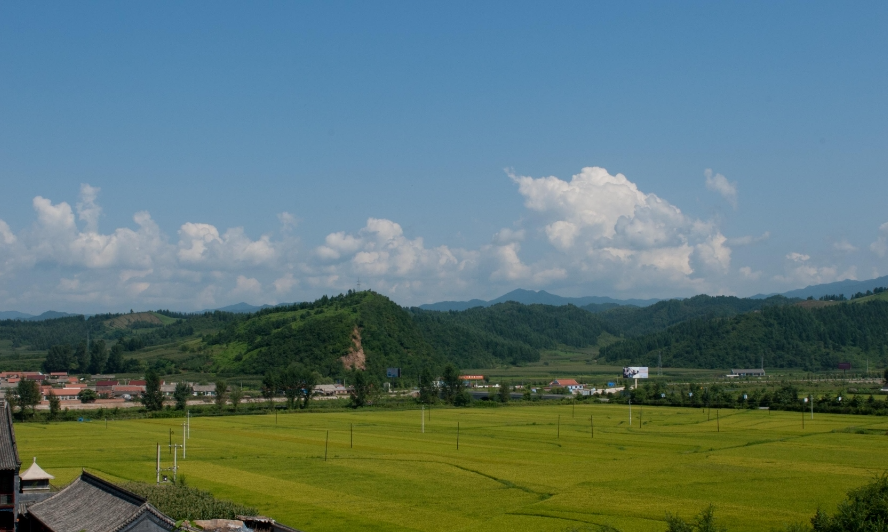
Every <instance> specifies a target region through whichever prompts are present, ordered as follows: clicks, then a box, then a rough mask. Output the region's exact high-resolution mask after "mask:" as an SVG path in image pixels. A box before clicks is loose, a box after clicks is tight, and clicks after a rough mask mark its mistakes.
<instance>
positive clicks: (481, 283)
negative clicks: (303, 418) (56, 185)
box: [0, 167, 888, 311]
mask: <svg viewBox="0 0 888 532" xmlns="http://www.w3.org/2000/svg"><path fill="white" fill-rule="evenodd" d="M706 176H707V181H706V186H707V188H709V189H711V190H715V191H716V192H718V193H719V194H721V195H722V196H724V197H725V199H727V200H728V201H729V202H731V203H732V204H733V205H736V198H737V194H736V184H734V183H731V182H729V181H728V180H727V179H726V178H724V176H721V175H720V174H713V173H712V172H711V171H707V174H706ZM509 177H510V179H511V180H512V181H513V183H514V184H515V186H516V188H517V192H518V194H520V196H521V197H522V198H523V200H524V205H525V207H526V209H527V211H526V213H524V215H523V216H521V218H520V219H519V220H518V221H516V222H514V223H512V224H511V226H510V227H508V228H503V229H501V230H499V231H497V232H496V233H494V234H492V235H490V239H489V243H487V244H485V245H481V246H478V247H476V248H474V249H465V248H459V247H451V246H448V245H432V246H430V245H427V244H426V242H425V240H424V239H423V238H422V237H421V236H416V235H408V234H405V231H404V229H403V228H402V226H401V225H400V224H398V223H397V222H395V221H392V220H389V219H385V218H377V217H372V218H369V219H368V220H367V221H366V223H365V224H364V226H363V227H360V228H354V229H352V230H340V229H341V228H336V229H337V230H335V231H333V232H329V233H326V234H325V235H320V236H319V235H302V236H301V238H300V236H299V235H297V233H299V232H301V231H304V230H303V229H302V227H301V226H300V225H299V224H298V223H297V222H298V219H297V217H296V216H294V215H292V214H290V213H280V214H278V215H277V220H278V222H279V226H278V229H277V230H276V231H272V232H270V233H267V234H262V235H259V236H250V235H248V233H247V231H246V230H245V229H244V228H241V227H232V228H219V227H216V226H214V225H211V224H207V223H202V222H200V221H188V220H181V221H178V223H179V225H178V229H177V230H175V231H172V232H170V233H171V234H167V233H165V232H164V231H162V230H161V228H160V226H159V225H158V224H157V223H156V222H155V221H154V220H153V219H152V217H151V215H150V214H149V213H148V212H147V211H142V212H138V213H136V214H135V215H134V216H133V219H132V220H133V222H132V225H131V226H130V227H120V228H116V229H114V230H112V231H110V232H102V231H101V229H100V226H101V219H102V208H101V206H100V202H99V197H100V190H99V189H98V188H97V187H93V186H90V185H87V184H84V185H82V186H81V188H80V198H79V201H77V202H76V203H75V204H74V207H72V206H71V204H69V203H67V202H64V201H62V202H54V201H53V200H51V199H48V198H44V197H41V196H37V197H35V198H34V200H33V209H34V214H35V219H34V221H33V223H32V224H31V225H30V226H29V227H28V228H26V229H23V230H21V231H19V232H17V233H16V232H14V231H13V230H12V229H11V228H10V226H9V224H7V223H6V222H5V221H3V220H0V310H3V309H9V310H12V309H16V310H24V311H36V310H45V309H47V308H56V309H59V310H78V311H100V310H121V309H129V308H135V307H138V308H148V307H154V308H157V307H170V308H177V309H183V310H189V309H191V310H194V309H201V308H213V307H215V306H222V305H226V304H230V303H234V302H237V301H242V300H244V301H248V302H250V303H253V304H259V303H277V302H282V301H295V300H306V299H313V298H315V297H318V296H319V295H321V294H323V293H337V292H340V291H345V290H347V289H349V288H353V287H355V285H356V284H357V283H358V281H359V280H360V282H361V284H362V286H364V287H369V288H373V289H374V290H377V291H379V292H382V293H385V294H387V295H390V296H391V297H393V298H395V300H396V301H398V302H400V303H402V304H418V303H423V302H428V301H434V300H441V299H457V298H472V297H495V296H497V295H500V294H502V293H504V292H505V291H508V290H511V289H513V288H516V287H522V288H534V289H547V290H553V291H556V292H561V293H565V294H570V293H573V294H576V295H588V294H601V295H612V296H621V295H622V296H624V297H666V296H674V295H691V294H694V293H700V292H707V293H711V294H716V293H731V292H734V291H737V287H738V286H739V287H742V286H747V287H752V286H753V285H752V284H751V283H756V282H758V281H759V279H764V280H767V281H768V282H770V283H772V284H774V283H777V284H778V285H784V284H785V285H798V284H799V283H806V284H811V283H814V282H827V281H832V280H836V279H837V278H841V277H842V276H843V275H844V276H853V275H854V274H855V273H856V270H853V269H849V268H839V267H838V266H834V265H829V264H827V265H816V264H815V262H816V259H812V258H811V256H809V255H808V254H804V253H801V252H796V251H792V252H791V253H789V254H788V255H786V257H785V259H784V271H783V274H781V275H773V274H771V275H764V272H763V271H762V270H761V267H760V266H759V267H758V268H756V269H753V267H752V266H750V265H743V266H742V267H734V266H732V255H733V253H734V248H736V247H738V246H743V249H746V250H748V249H749V248H748V246H752V245H755V244H758V243H760V242H763V241H765V240H767V239H768V238H769V236H770V234H769V233H767V232H766V233H764V234H762V235H761V236H758V237H751V236H741V237H735V238H730V239H729V238H727V237H726V236H725V235H723V234H722V231H721V229H720V227H719V223H718V221H717V220H703V219H699V218H695V217H693V216H690V215H688V214H686V213H684V212H683V211H682V210H681V209H680V208H679V207H677V206H676V205H673V204H672V203H670V202H669V201H667V200H666V199H663V198H661V197H659V196H657V195H656V194H654V193H651V192H646V191H643V190H640V189H639V187H638V186H637V185H636V184H635V183H633V182H632V181H630V180H629V179H628V178H627V177H626V176H624V175H622V174H619V173H615V174H611V173H609V172H608V171H607V170H605V169H604V168H599V167H589V168H583V169H582V171H580V173H578V174H576V175H574V176H572V177H571V178H570V179H569V180H567V179H561V178H558V177H554V176H549V177H531V176H522V175H516V174H514V173H510V174H509ZM302 238H304V239H306V240H308V241H314V242H315V243H314V244H313V245H306V246H303V244H302V243H301V242H302ZM837 249H838V248H837ZM842 249H843V250H845V251H847V252H848V253H852V252H853V251H855V250H856V248H854V249H852V248H851V247H848V246H845V247H843V248H842ZM870 249H871V250H872V251H873V253H875V254H877V255H879V256H884V255H885V254H888V224H885V225H883V226H882V227H881V229H880V233H879V236H878V239H877V240H876V241H875V242H873V243H872V245H871V246H870ZM784 253H785V252H784ZM753 289H754V290H756V291H763V290H758V287H757V286H756V288H753Z"/></svg>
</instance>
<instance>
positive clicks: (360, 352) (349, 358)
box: [339, 325, 367, 370]
mask: <svg viewBox="0 0 888 532" xmlns="http://www.w3.org/2000/svg"><path fill="white" fill-rule="evenodd" d="M351 339H352V344H354V345H353V346H352V347H351V349H349V350H348V354H347V355H345V356H344V357H339V360H341V361H342V365H343V366H345V369H360V370H365V369H367V356H366V355H364V348H363V347H361V331H359V330H358V327H357V325H356V326H355V330H353V331H352V337H351Z"/></svg>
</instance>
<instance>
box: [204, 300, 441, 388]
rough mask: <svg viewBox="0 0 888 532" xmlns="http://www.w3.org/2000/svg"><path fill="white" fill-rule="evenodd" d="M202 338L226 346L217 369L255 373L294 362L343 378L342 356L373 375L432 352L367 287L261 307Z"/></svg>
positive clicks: (413, 365)
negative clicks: (285, 304) (334, 295)
mask: <svg viewBox="0 0 888 532" xmlns="http://www.w3.org/2000/svg"><path fill="white" fill-rule="evenodd" d="M206 342H207V343H208V344H210V345H222V346H224V348H225V349H224V351H223V353H222V354H221V355H220V356H218V357H217V358H216V364H217V367H218V369H219V370H222V371H226V372H243V373H253V374H255V373H265V372H268V371H279V370H281V369H284V368H286V367H288V366H290V365H293V364H295V365H301V366H305V367H309V368H312V369H314V370H316V371H318V372H320V373H321V374H322V375H324V376H327V377H333V378H341V377H343V376H344V375H345V373H346V372H347V369H346V361H351V362H352V363H351V364H350V365H351V366H352V367H354V366H355V364H356V365H357V366H358V367H364V368H366V369H367V370H369V371H371V373H373V374H375V375H384V374H385V373H384V372H385V368H387V367H400V368H403V369H404V370H405V372H408V373H412V372H415V373H416V374H418V373H419V371H420V370H421V368H422V367H423V366H424V365H427V364H430V363H431V362H432V358H433V357H432V348H431V346H430V345H429V344H428V343H427V342H426V341H425V340H424V339H423V337H422V335H421V334H420V333H419V331H418V330H417V328H416V325H415V324H414V323H413V321H412V320H411V318H410V315H409V314H408V313H407V312H406V311H404V309H402V308H401V307H399V306H397V305H396V304H394V303H393V302H392V301H391V300H389V299H388V298H386V297H384V296H381V295H379V294H376V293H374V292H370V291H366V292H349V293H348V294H345V295H339V296H336V297H332V298H329V297H327V296H324V297H323V298H321V299H319V300H317V301H315V302H313V303H299V304H296V305H290V306H286V307H275V308H269V309H265V310H262V311H260V312H258V313H256V314H255V315H253V316H251V317H249V318H246V319H242V320H237V321H235V322H232V323H230V324H229V325H228V326H226V328H225V329H224V330H223V331H221V332H219V333H218V334H216V335H214V336H211V337H209V338H207V340H206Z"/></svg>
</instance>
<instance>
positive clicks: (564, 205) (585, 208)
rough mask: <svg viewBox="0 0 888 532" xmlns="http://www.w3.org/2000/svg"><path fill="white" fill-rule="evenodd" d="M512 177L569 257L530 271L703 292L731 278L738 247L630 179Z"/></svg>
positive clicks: (595, 171)
mask: <svg viewBox="0 0 888 532" xmlns="http://www.w3.org/2000/svg"><path fill="white" fill-rule="evenodd" d="M510 177H511V178H512V180H513V181H514V182H515V183H516V184H517V185H518V191H519V193H520V194H521V195H522V196H523V197H524V199H525V206H526V207H527V208H528V209H530V210H531V211H533V212H534V213H536V214H537V215H538V216H539V217H541V218H542V222H543V231H544V233H545V235H546V238H547V240H548V242H549V243H550V244H551V245H552V246H553V247H554V248H555V249H556V250H557V251H559V252H561V253H562V255H560V256H558V255H556V256H553V257H551V258H550V260H548V261H546V260H543V261H540V263H538V264H537V263H535V264H533V265H531V266H529V267H530V268H531V270H533V271H536V269H547V268H551V267H556V266H557V267H558V268H562V269H565V270H566V271H567V274H566V275H565V277H571V278H577V279H590V280H592V279H598V280H602V279H611V280H613V281H614V282H616V283H617V284H618V285H619V286H621V287H630V286H638V285H639V284H646V283H653V282H657V281H664V280H668V281H670V282H674V281H679V282H683V283H684V285H685V286H695V285H698V284H699V282H698V279H699V278H700V276H701V275H704V274H707V273H709V274H718V275H723V274H725V273H727V272H728V270H729V267H730V263H731V248H730V243H729V242H728V240H727V238H725V236H724V235H722V234H721V232H720V231H719V229H718V227H717V226H716V225H715V224H714V223H712V222H707V221H703V220H699V219H694V218H692V217H689V216H687V215H685V214H684V213H683V212H682V211H681V210H680V209H679V208H678V207H676V206H675V205H672V204H671V203H669V202H668V201H666V200H664V199H662V198H660V197H658V196H657V195H655V194H649V193H645V192H643V191H641V190H640V189H639V188H638V186H637V185H636V184H635V183H633V182H632V181H630V180H629V179H628V178H626V176H624V175H623V174H616V175H611V174H610V173H608V171H607V170H605V169H604V168H598V167H590V168H583V169H582V171H581V172H580V173H579V174H576V175H574V176H573V177H572V178H571V179H570V181H565V180H562V179H559V178H557V177H554V176H550V177H542V178H533V177H527V176H518V175H515V174H510ZM568 266H569V267H568ZM519 271H520V270H519ZM512 275H513V277H514V276H515V275H516V274H514V273H513V274H512ZM528 275H531V274H528Z"/></svg>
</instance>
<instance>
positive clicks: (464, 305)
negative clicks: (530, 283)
mask: <svg viewBox="0 0 888 532" xmlns="http://www.w3.org/2000/svg"><path fill="white" fill-rule="evenodd" d="M506 301H514V302H516V303H521V304H524V305H552V306H555V307H559V306H563V305H575V306H578V307H582V306H586V305H634V306H636V307H647V306H650V305H653V304H654V303H657V302H658V301H661V300H659V299H613V298H610V297H602V296H585V297H564V296H559V295H555V294H550V293H549V292H546V291H545V290H539V291H537V290H524V289H521V288H519V289H517V290H512V291H511V292H509V293H508V294H506V295H503V296H500V297H498V298H496V299H491V300H490V301H484V300H482V299H471V300H469V301H440V302H438V303H427V304H425V305H419V308H421V309H423V310H438V311H445V312H446V311H449V310H456V311H461V310H468V309H470V308H474V307H490V306H493V305H496V304H497V303H505V302H506Z"/></svg>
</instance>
